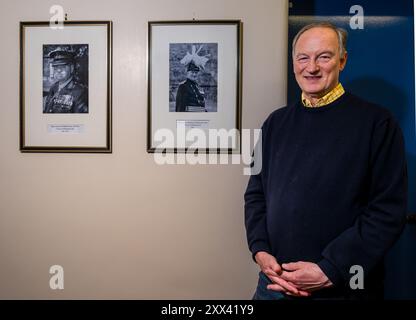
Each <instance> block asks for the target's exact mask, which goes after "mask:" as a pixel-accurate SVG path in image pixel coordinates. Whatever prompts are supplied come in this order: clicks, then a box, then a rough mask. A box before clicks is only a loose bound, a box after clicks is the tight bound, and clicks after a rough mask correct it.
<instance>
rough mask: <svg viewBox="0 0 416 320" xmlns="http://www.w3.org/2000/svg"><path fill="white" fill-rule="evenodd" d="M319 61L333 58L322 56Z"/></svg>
mask: <svg viewBox="0 0 416 320" xmlns="http://www.w3.org/2000/svg"><path fill="white" fill-rule="evenodd" d="M319 59H321V60H329V59H331V57H330V56H320V57H319Z"/></svg>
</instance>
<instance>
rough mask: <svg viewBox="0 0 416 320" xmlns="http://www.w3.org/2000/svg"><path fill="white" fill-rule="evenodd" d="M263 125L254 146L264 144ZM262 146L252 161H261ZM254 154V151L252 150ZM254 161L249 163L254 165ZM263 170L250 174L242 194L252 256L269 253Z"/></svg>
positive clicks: (257, 146)
mask: <svg viewBox="0 0 416 320" xmlns="http://www.w3.org/2000/svg"><path fill="white" fill-rule="evenodd" d="M264 127H265V125H263V127H262V142H261V143H260V142H259V143H257V145H256V146H255V148H259V147H263V145H264V139H265V138H264V132H265V130H264ZM263 150H264V148H262V150H261V151H260V153H261V154H262V156H261V159H256V158H255V159H254V161H262V160H263V158H264V152H263ZM254 154H256V152H254ZM254 161H253V163H252V164H251V165H252V166H254ZM262 172H263V170H261V171H260V173H258V174H256V175H251V176H250V179H249V182H248V185H247V189H246V192H245V194H244V201H245V206H244V211H245V227H246V235H247V242H248V246H249V249H250V251H251V253H252V257H253V259H254V256H255V255H256V253H257V252H259V251H265V252H268V253H271V250H270V245H269V237H268V233H267V226H266V222H267V221H266V199H265V193H264V189H263V173H262Z"/></svg>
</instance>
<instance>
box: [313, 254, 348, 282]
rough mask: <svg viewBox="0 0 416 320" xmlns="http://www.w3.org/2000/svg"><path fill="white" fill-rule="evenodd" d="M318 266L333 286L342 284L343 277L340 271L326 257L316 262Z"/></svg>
mask: <svg viewBox="0 0 416 320" xmlns="http://www.w3.org/2000/svg"><path fill="white" fill-rule="evenodd" d="M318 266H319V268H321V270H322V271H323V272H324V273H325V275H326V276H327V277H328V279H329V280H331V282H332V284H333V285H334V286H340V285H343V282H344V279H343V278H342V275H341V273H340V272H339V271H338V269H337V267H335V266H334V265H333V264H332V263H331V262H329V261H328V260H327V259H322V260H321V261H320V262H318Z"/></svg>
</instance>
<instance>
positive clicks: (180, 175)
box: [0, 0, 287, 299]
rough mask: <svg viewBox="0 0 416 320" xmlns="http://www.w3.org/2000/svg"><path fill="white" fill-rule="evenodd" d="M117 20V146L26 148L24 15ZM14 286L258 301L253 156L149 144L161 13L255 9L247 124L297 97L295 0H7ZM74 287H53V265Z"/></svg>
mask: <svg viewBox="0 0 416 320" xmlns="http://www.w3.org/2000/svg"><path fill="white" fill-rule="evenodd" d="M53 4H60V5H63V6H64V8H65V11H66V12H67V13H68V18H69V19H70V20H112V21H113V28H114V33H113V53H114V56H113V61H114V66H113V153H112V154H22V153H20V152H19V99H18V97H19V90H18V87H19V21H36V20H39V21H46V20H49V17H50V15H49V7H50V6H51V5H53ZM0 14H1V19H0V33H1V37H0V39H1V48H2V50H0V65H1V70H2V72H1V78H0V90H1V91H0V93H1V95H0V96H1V99H0V101H1V109H0V298H1V299H9V298H17V299H21V298H30V299H33V298H34V299H45V298H46V299H49V298H68V299H85V298H97V299H102V298H104V299H107V298H112V299H119V298H128V299H249V298H251V296H252V293H253V290H254V288H255V286H256V281H257V267H256V265H255V264H254V263H253V262H252V260H251V255H250V253H249V252H248V249H247V244H246V239H245V230H244V217H243V215H244V212H243V193H244V190H245V187H246V184H247V179H248V178H247V177H246V176H244V175H243V174H242V172H243V165H217V166H215V165H205V166H204V165H197V166H191V165H171V166H158V165H156V164H155V162H154V161H153V155H151V154H148V153H147V152H146V119H147V118H146V115H147V104H146V103H147V102H146V101H147V100H146V94H147V91H146V50H147V48H146V46H147V42H146V40H147V21H149V20H188V19H192V18H196V19H241V20H242V21H243V23H244V27H243V37H244V41H243V57H244V60H243V77H244V78H243V108H242V109H243V111H242V115H243V116H242V117H243V128H258V127H259V126H260V125H261V123H262V121H263V120H264V119H265V117H266V116H267V115H268V114H269V113H270V112H271V111H272V110H273V109H275V108H276V107H279V106H282V105H284V103H285V100H286V73H287V63H286V57H287V53H286V52H287V3H286V1H285V0H256V1H254V0H210V1H205V0H176V1H170V0H151V1H150V0H148V1H146V0H123V1H121V0H120V1H100V0H89V1H86V0H73V1H69V0H67V1H58V0H37V1H30V0H2V1H1V3H0ZM54 264H59V265H62V266H63V267H64V270H65V289H64V290H62V291H52V290H51V289H50V288H49V277H50V275H49V267H50V266H51V265H54Z"/></svg>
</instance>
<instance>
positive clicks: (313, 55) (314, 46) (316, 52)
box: [293, 27, 347, 102]
mask: <svg viewBox="0 0 416 320" xmlns="http://www.w3.org/2000/svg"><path fill="white" fill-rule="evenodd" d="M346 61H347V54H346V53H345V55H344V56H343V57H340V53H339V45H338V37H337V34H336V32H335V31H334V30H332V29H329V28H321V27H318V28H312V29H309V30H307V31H305V32H304V33H303V34H302V35H301V36H300V37H299V39H298V41H297V43H296V46H295V51H294V55H293V71H294V73H295V77H296V81H297V83H298V84H299V87H300V88H301V89H302V92H303V93H304V95H305V96H306V97H307V98H308V99H309V100H311V101H312V102H313V101H314V100H315V101H316V100H317V99H319V98H321V97H323V96H324V95H325V94H327V93H328V92H329V91H331V90H332V89H333V88H335V87H336V85H337V84H338V81H339V73H340V71H342V70H343V69H344V66H345V63H346Z"/></svg>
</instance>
